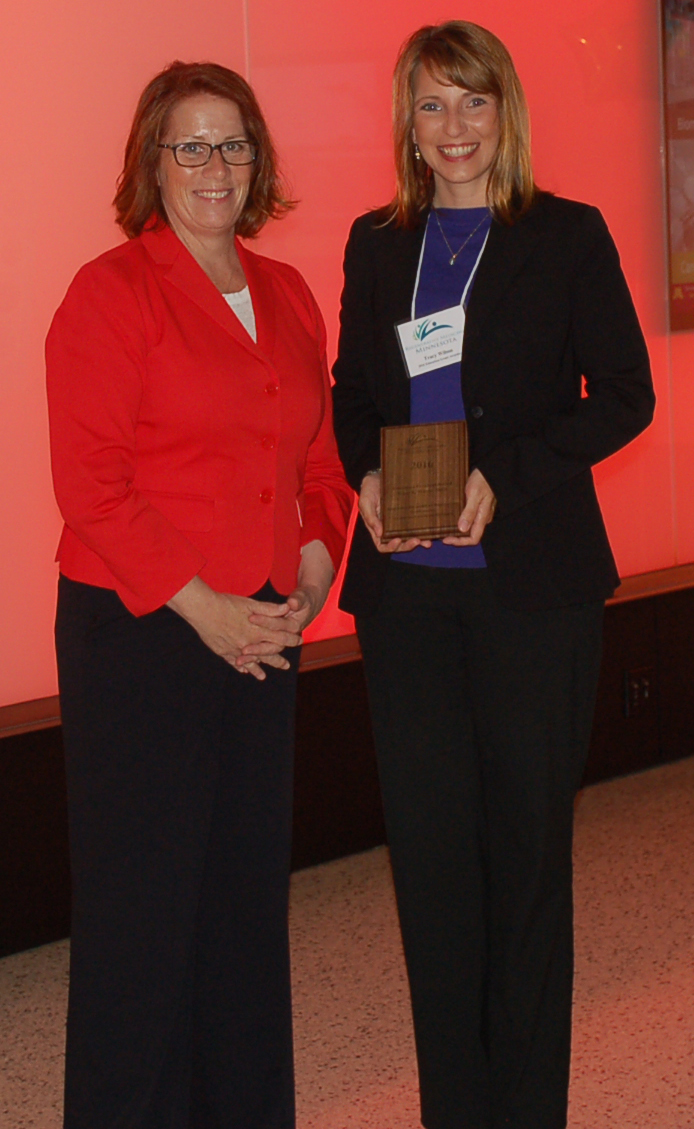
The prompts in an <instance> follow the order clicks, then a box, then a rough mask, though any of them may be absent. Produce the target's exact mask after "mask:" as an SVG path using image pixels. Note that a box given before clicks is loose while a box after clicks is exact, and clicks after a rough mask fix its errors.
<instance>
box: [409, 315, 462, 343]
mask: <svg viewBox="0 0 694 1129" xmlns="http://www.w3.org/2000/svg"><path fill="white" fill-rule="evenodd" d="M437 329H453V326H452V325H447V324H443V325H442V324H441V323H440V322H436V321H434V320H433V318H425V319H424V321H422V322H420V323H419V325H418V326H417V328H416V329H415V330H414V331H413V337H414V339H415V341H425V340H426V338H427V337H430V336H431V334H432V333H436V331H437Z"/></svg>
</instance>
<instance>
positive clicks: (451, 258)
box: [431, 208, 489, 267]
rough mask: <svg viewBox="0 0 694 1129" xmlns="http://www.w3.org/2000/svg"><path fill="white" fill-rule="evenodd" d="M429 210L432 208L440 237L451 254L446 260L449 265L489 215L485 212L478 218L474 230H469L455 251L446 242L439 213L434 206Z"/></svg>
mask: <svg viewBox="0 0 694 1129" xmlns="http://www.w3.org/2000/svg"><path fill="white" fill-rule="evenodd" d="M431 210H432V212H433V213H434V215H435V217H436V222H437V224H438V225H439V231H440V232H441V236H442V238H443V241H444V243H445V244H446V246H447V247H448V250H449V252H450V255H451V257H450V259H449V260H448V265H449V267H452V266H455V260H456V259H457V258H458V255H459V254H460V252H461V251H464V250H465V248H466V247H467V245H468V243H469V242H470V240H471V239H472V237H473V235H476V234H477V232H478V231H479V229H480V228H481V226H482V224H483V223H484V221H485V220H486V219H487V218H488V216H489V212H485V214H484V215H483V216H482V219H481V220H480V222H479V223H478V224H477V227H476V228H475V229H474V231H471V232H470V234H469V235H468V237H467V239H466V240H465V242H464V243H463V245H462V247H459V248H458V250H457V251H454V250H453V248H452V247H451V245H450V243H449V242H448V240H447V239H446V232H445V231H444V230H443V228H442V226H441V220H440V219H439V213H438V212H437V211H436V208H432V209H431Z"/></svg>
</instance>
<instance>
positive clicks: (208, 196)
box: [193, 188, 232, 200]
mask: <svg viewBox="0 0 694 1129" xmlns="http://www.w3.org/2000/svg"><path fill="white" fill-rule="evenodd" d="M231 192H232V190H231V188H220V189H212V188H209V189H204V188H198V189H197V191H196V192H194V193H193V195H194V196H199V197H200V199H201V200H226V198H227V196H231Z"/></svg>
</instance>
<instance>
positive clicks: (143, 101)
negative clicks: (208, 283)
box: [113, 59, 294, 239]
mask: <svg viewBox="0 0 694 1129" xmlns="http://www.w3.org/2000/svg"><path fill="white" fill-rule="evenodd" d="M195 94H214V95H216V96H217V97H218V98H228V99H229V101H230V102H235V103H236V105H237V106H238V108H239V112H240V114H241V119H242V121H243V124H244V128H245V130H246V133H247V135H248V140H249V141H251V142H252V143H253V144H254V145H255V146H256V147H257V151H258V152H257V157H256V159H255V162H254V164H253V177H252V180H251V187H250V191H249V193H248V197H247V199H246V202H245V204H244V207H243V211H242V212H241V215H240V216H239V218H238V221H237V223H236V232H237V234H238V235H244V236H253V235H257V234H258V232H259V231H260V229H261V228H262V227H263V225H264V224H265V223H266V221H267V220H268V219H270V218H271V217H274V218H279V217H280V216H282V215H284V214H285V212H287V211H288V210H289V209H290V208H292V207H293V206H294V201H292V200H290V199H289V198H288V195H287V192H286V189H285V186H284V184H283V182H282V179H281V177H280V174H279V171H278V167H277V156H276V153H275V148H274V145H273V144H272V139H271V137H270V133H269V130H268V128H267V125H266V124H265V119H264V118H263V115H262V113H261V110H260V106H259V105H258V101H257V99H256V97H255V94H254V93H253V91H252V90H251V88H250V86H249V85H248V83H247V82H246V80H245V79H244V78H242V77H241V75H240V74H237V73H236V71H230V70H228V69H227V67H222V66H220V65H219V64H218V63H182V62H180V61H179V60H178V59H177V60H176V61H175V62H173V63H171V64H170V65H169V66H168V67H166V68H165V69H164V70H163V71H161V72H160V73H159V74H158V75H155V77H154V78H153V79H152V81H151V82H149V83H148V84H147V86H146V87H145V89H144V90H143V91H142V94H141V96H140V101H139V102H138V104H137V109H136V110H135V117H134V119H133V124H132V127H131V129H130V136H129V137H128V141H127V144H126V146H125V160H124V163H123V171H122V173H121V175H120V177H119V179H118V191H117V192H116V196H115V199H114V201H113V203H114V205H115V208H116V222H117V223H118V224H120V226H121V227H122V228H123V231H124V232H125V234H126V235H127V236H128V238H130V239H132V238H134V237H135V236H137V235H140V234H141V233H142V231H143V230H144V228H145V227H146V226H147V225H148V223H149V222H150V220H151V219H152V218H153V217H154V219H155V221H157V226H161V225H162V224H166V223H167V222H168V221H167V218H166V212H165V210H164V205H163V203H162V199H161V193H160V191H159V185H158V183H157V166H158V163H159V154H160V150H159V149H158V145H159V142H160V141H161V139H162V137H163V136H164V132H165V130H166V125H167V122H168V118H169V114H170V113H171V111H172V109H173V108H174V106H176V105H177V104H178V103H179V102H181V101H182V100H183V99H184V98H190V97H192V96H193V95H195Z"/></svg>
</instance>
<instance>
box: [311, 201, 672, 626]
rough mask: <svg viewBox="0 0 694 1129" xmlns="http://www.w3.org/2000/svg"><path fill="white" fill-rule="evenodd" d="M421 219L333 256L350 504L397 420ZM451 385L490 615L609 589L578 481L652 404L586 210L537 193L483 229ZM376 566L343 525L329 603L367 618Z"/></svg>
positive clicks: (373, 222) (588, 484)
mask: <svg viewBox="0 0 694 1129" xmlns="http://www.w3.org/2000/svg"><path fill="white" fill-rule="evenodd" d="M426 219H427V216H426V214H425V215H424V216H423V217H422V220H421V222H420V224H419V225H418V226H417V228H416V229H414V230H404V229H402V228H397V227H395V226H394V225H393V224H388V225H387V226H385V227H383V226H381V227H379V226H378V224H379V222H382V215H380V214H379V213H369V214H367V215H365V216H361V217H360V218H359V219H358V220H356V222H355V223H354V225H353V227H352V231H351V233H350V237H349V241H348V243H347V249H346V252H345V265H344V266H345V285H344V291H343V295H342V311H341V331H340V343H339V351H338V358H337V361H336V363H335V367H334V369H333V373H334V376H335V387H334V389H333V396H334V413H335V432H336V435H337V442H338V448H339V451H340V456H341V458H342V462H343V464H344V467H345V471H346V474H347V478H348V479H349V482H350V483H351V485H352V487H353V488H354V489H355V490H357V491H358V490H359V488H360V485H361V482H362V479H363V477H364V475H365V474H366V472H367V471H369V470H374V469H375V468H376V467H378V466H379V465H380V428H381V427H382V426H383V425H386V424H403V423H408V422H409V399H410V389H409V380H408V377H407V374H406V370H405V367H404V363H403V360H402V358H401V355H400V350H399V346H398V342H397V339H396V334H395V329H394V326H395V323H396V322H398V321H402V320H403V319H406V318H409V317H410V305H411V301H412V291H413V288H414V283H415V276H416V272H417V264H418V260H419V254H420V250H421V245H422V239H423V236H424V230H425V225H426ZM582 378H584V380H585V390H586V392H587V396H582V394H581V389H582ZM461 383H462V393H463V402H464V404H465V412H466V415H467V419H468V426H469V436H470V453H471V465H472V466H476V467H479V469H480V471H481V472H482V474H483V475H484V477H485V478H486V479H487V481H488V482H489V484H490V485H491V487H492V489H493V490H494V493H495V494H496V498H497V503H498V508H497V511H496V515H495V517H494V521H493V522H492V523H491V524H490V525H489V526H487V529H486V530H485V533H484V537H483V541H482V544H483V547H484V552H485V556H486V560H487V565H488V569H489V577H490V580H491V582H492V584H493V586H494V588H495V590H496V593H497V597H498V599H499V600H500V602H501V603H502V604H504V605H506V606H508V607H513V608H516V609H517V610H527V611H531V610H535V609H540V608H550V607H558V606H561V605H563V604H573V603H584V602H588V601H592V600H601V599H605V598H606V597H608V596H610V595H611V594H612V592H613V591H614V589H615V587H616V585H617V583H618V580H619V578H618V574H617V570H616V567H615V562H614V558H613V556H612V552H611V550H610V546H609V543H608V540H607V534H606V532H605V526H604V523H603V520H602V515H601V513H600V508H599V505H598V500H597V497H596V494H595V488H594V486H593V477H592V473H591V469H590V468H591V466H592V465H593V464H594V463H597V462H599V461H600V460H601V459H604V458H606V457H607V456H608V455H611V454H613V453H614V452H615V451H617V450H619V448H620V447H623V446H624V445H625V444H626V443H628V442H629V441H630V440H631V439H633V438H634V436H636V435H638V434H639V432H640V431H642V430H643V429H644V428H645V427H646V426H647V425H648V423H649V422H650V420H651V418H652V415H653V407H654V403H655V397H654V394H653V385H652V381H651V375H650V366H649V361H648V353H647V351H646V344H645V342H644V339H643V334H642V333H641V329H640V327H639V324H638V320H637V317H636V312H635V310H634V306H633V303H632V300H631V296H630V294H629V290H628V287H627V284H626V281H625V278H624V275H623V274H622V270H621V267H620V265H619V256H618V254H617V250H616V248H615V245H614V243H613V241H612V238H611V236H610V234H609V231H608V230H607V226H606V224H605V221H604V220H603V218H602V216H601V215H600V212H599V211H598V210H597V209H596V208H592V207H590V206H588V205H587V204H580V203H577V202H575V201H572V200H563V199H560V198H558V197H554V196H550V195H548V194H545V193H542V194H541V195H540V197H539V199H538V201H537V203H536V204H535V205H534V206H533V208H532V209H531V210H530V211H529V212H528V213H527V214H526V215H525V216H524V217H523V218H522V219H521V220H519V221H518V222H517V223H516V224H514V225H513V226H511V227H507V226H504V225H503V224H500V223H498V222H497V221H493V222H492V226H491V230H490V234H489V240H488V242H487V246H486V249H485V251H484V254H483V256H482V260H481V262H480V265H479V269H478V272H477V277H476V278H475V281H474V285H473V287H472V290H471V294H470V299H469V304H468V309H467V319H466V328H465V338H464V344H463V360H462V366H461ZM635 516H637V515H635ZM637 519H638V517H637ZM389 561H390V558H389V556H388V555H386V554H380V553H378V552H377V550H376V549H375V547H374V545H373V543H372V541H371V537H370V535H369V533H368V531H367V529H366V527H365V526H364V524H363V522H362V521H359V522H358V523H357V527H356V530H355V536H354V541H353V545H352V550H351V553H350V558H349V564H348V568H347V574H346V577H345V583H344V586H343V590H342V598H341V605H340V606H341V607H343V608H344V609H345V610H346V611H349V612H353V613H354V614H356V615H369V614H371V613H372V612H373V611H374V610H375V609H376V607H377V606H378V602H379V599H380V593H381V590H382V586H383V581H384V578H385V570H386V569H387V568H388V566H389Z"/></svg>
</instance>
